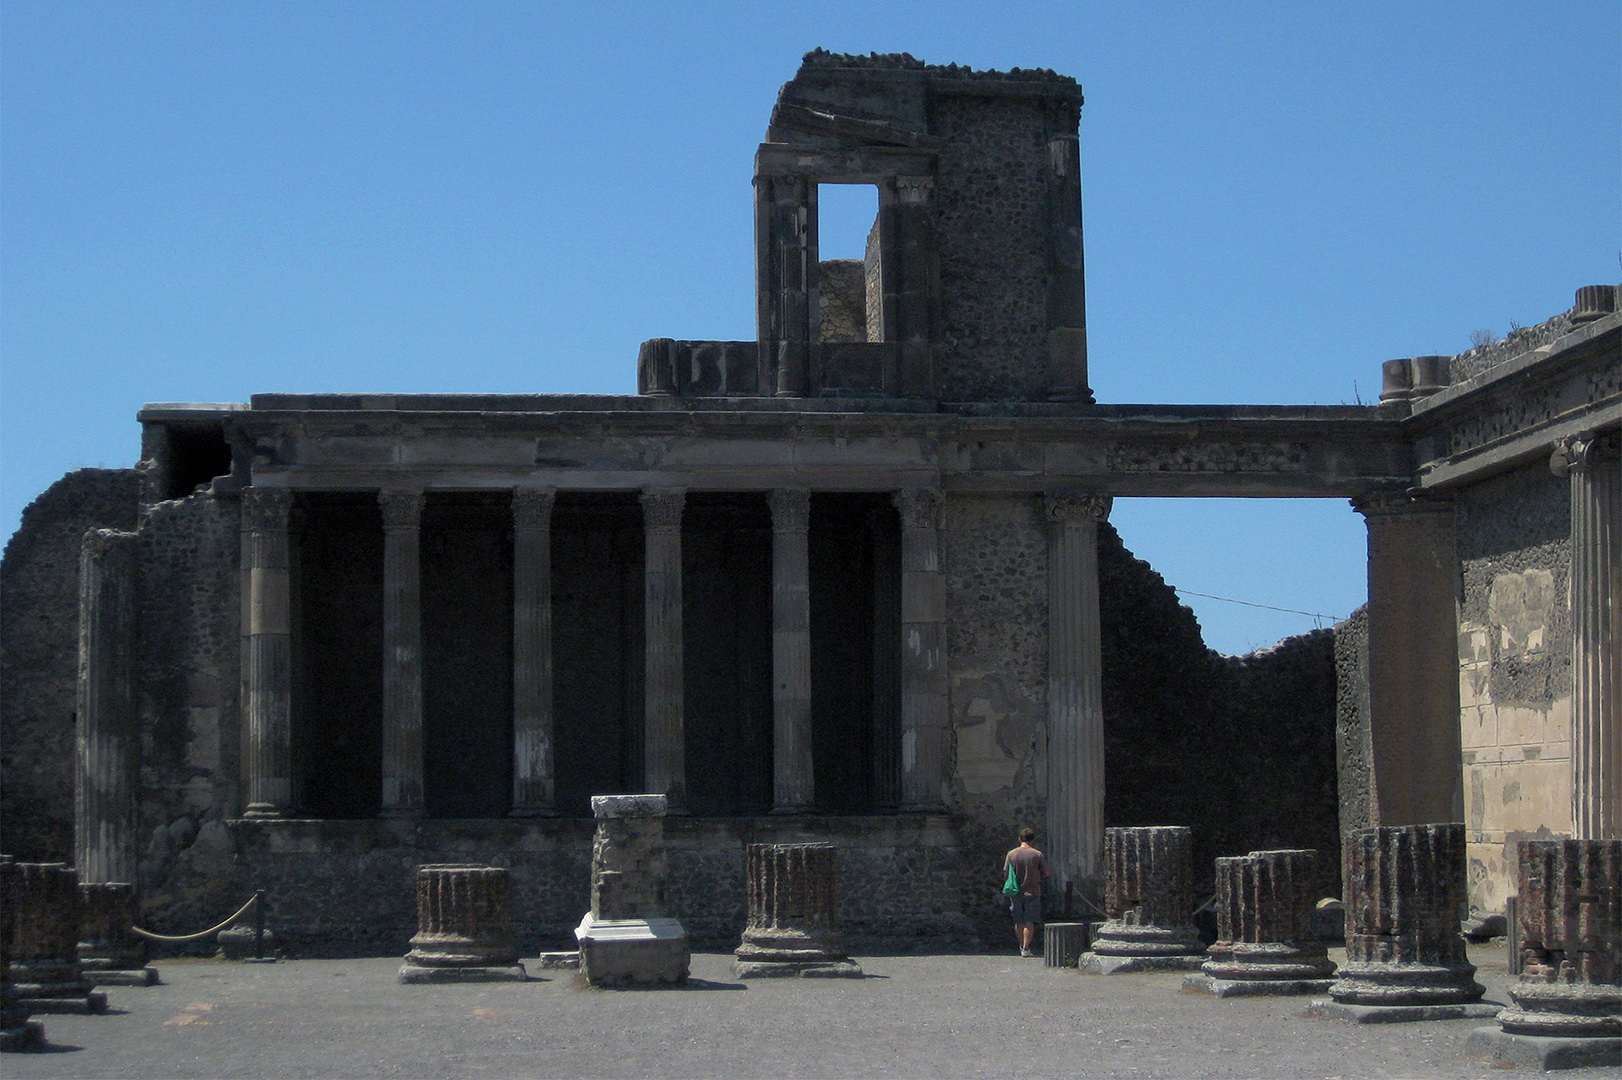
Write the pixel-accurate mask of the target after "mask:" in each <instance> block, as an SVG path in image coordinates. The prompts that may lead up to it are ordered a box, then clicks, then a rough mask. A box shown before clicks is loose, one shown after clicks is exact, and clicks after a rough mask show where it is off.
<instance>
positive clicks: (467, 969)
mask: <svg viewBox="0 0 1622 1080" xmlns="http://www.w3.org/2000/svg"><path fill="white" fill-rule="evenodd" d="M524 977H525V975H524V967H523V965H522V964H520V963H519V962H518V947H517V945H515V944H514V943H513V933H512V884H511V881H510V879H509V877H508V873H507V870H506V868H505V867H500V866H469V865H461V864H454V863H441V864H430V865H427V866H419V867H417V935H416V936H415V937H413V938H412V939H411V951H410V952H408V953H406V958H405V963H404V964H403V965H401V967H400V981H401V982H403V983H435V982H492V981H498V980H522V979H523V978H524Z"/></svg>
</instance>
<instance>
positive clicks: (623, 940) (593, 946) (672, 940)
mask: <svg viewBox="0 0 1622 1080" xmlns="http://www.w3.org/2000/svg"><path fill="white" fill-rule="evenodd" d="M668 805H669V804H668V801H667V800H666V798H665V796H663V795H593V796H592V798H591V812H592V814H594V815H595V816H596V818H597V833H596V836H594V837H593V839H592V845H591V910H590V911H588V912H586V916H585V918H583V919H582V920H580V925H579V926H577V927H576V928H575V932H574V934H575V939H576V940H578V941H579V942H580V973H581V975H583V976H584V977H585V979H586V981H587V982H588V983H590V984H591V985H593V986H625V985H628V984H632V983H683V982H686V981H687V973H688V968H689V965H690V962H691V959H692V952H691V947H690V946H689V944H688V940H687V931H686V930H685V929H684V928H683V927H682V924H681V923H680V922H678V921H677V920H675V919H672V918H670V917H669V916H668V915H666V914H665V881H664V879H665V834H664V818H665V812H666V809H667V807H668Z"/></svg>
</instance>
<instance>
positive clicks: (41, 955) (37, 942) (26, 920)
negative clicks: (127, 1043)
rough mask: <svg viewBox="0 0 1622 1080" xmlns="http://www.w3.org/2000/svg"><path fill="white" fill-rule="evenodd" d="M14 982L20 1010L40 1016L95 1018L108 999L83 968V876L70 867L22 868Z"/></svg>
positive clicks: (15, 921)
mask: <svg viewBox="0 0 1622 1080" xmlns="http://www.w3.org/2000/svg"><path fill="white" fill-rule="evenodd" d="M16 866H17V875H18V881H17V885H18V888H17V905H16V907H15V909H14V910H13V914H12V920H13V929H12V933H13V934H14V935H15V936H14V937H13V938H12V942H11V980H12V983H13V985H14V986H15V988H16V992H17V997H18V1000H19V1002H20V1003H21V1005H22V1006H23V1007H24V1008H26V1009H28V1010H29V1011H30V1012H35V1013H94V1012H101V1011H102V1010H103V1009H105V1008H106V1007H107V995H106V994H103V993H100V992H99V991H97V990H96V989H95V988H94V987H93V986H91V985H90V983H89V981H88V980H86V979H85V977H84V970H83V969H82V968H81V967H80V965H79V918H80V913H81V912H82V911H83V910H84V901H83V899H82V898H81V897H80V895H79V873H78V871H77V870H75V869H74V868H73V867H71V866H68V865H66V864H65V863H17V864H16Z"/></svg>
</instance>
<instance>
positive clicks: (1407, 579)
mask: <svg viewBox="0 0 1622 1080" xmlns="http://www.w3.org/2000/svg"><path fill="white" fill-rule="evenodd" d="M1352 505H1353V506H1354V507H1355V508H1356V509H1357V511H1358V512H1359V513H1361V514H1362V515H1363V516H1364V518H1365V519H1366V520H1367V523H1368V537H1369V538H1368V552H1369V555H1368V561H1369V605H1368V635H1369V636H1368V650H1369V665H1368V670H1369V745H1370V760H1369V771H1370V774H1371V775H1370V788H1371V798H1370V813H1371V820H1372V821H1373V823H1374V824H1376V825H1424V824H1434V823H1438V822H1449V821H1458V820H1461V819H1462V818H1463V816H1464V802H1463V792H1462V787H1461V785H1462V779H1461V777H1462V765H1461V758H1460V755H1461V751H1460V743H1459V672H1458V664H1459V656H1458V626H1457V622H1458V620H1457V615H1456V612H1455V605H1454V582H1455V578H1456V577H1457V574H1458V566H1457V559H1456V557H1455V548H1454V540H1453V508H1452V505H1451V504H1450V503H1447V502H1445V501H1438V500H1434V499H1411V498H1409V497H1408V496H1406V495H1403V494H1401V493H1395V494H1383V495H1370V496H1366V497H1364V498H1360V499H1356V500H1353V503H1352Z"/></svg>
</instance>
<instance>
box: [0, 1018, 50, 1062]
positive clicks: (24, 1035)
mask: <svg viewBox="0 0 1622 1080" xmlns="http://www.w3.org/2000/svg"><path fill="white" fill-rule="evenodd" d="M44 1041H45V1026H44V1025H43V1024H41V1023H40V1022H39V1021H38V1020H24V1021H23V1022H22V1023H20V1024H18V1025H17V1026H16V1027H8V1028H3V1029H0V1052H3V1053H7V1054H15V1053H17V1052H18V1051H21V1050H32V1049H34V1047H36V1046H39V1045H40V1044H41V1043H43V1042H44Z"/></svg>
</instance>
